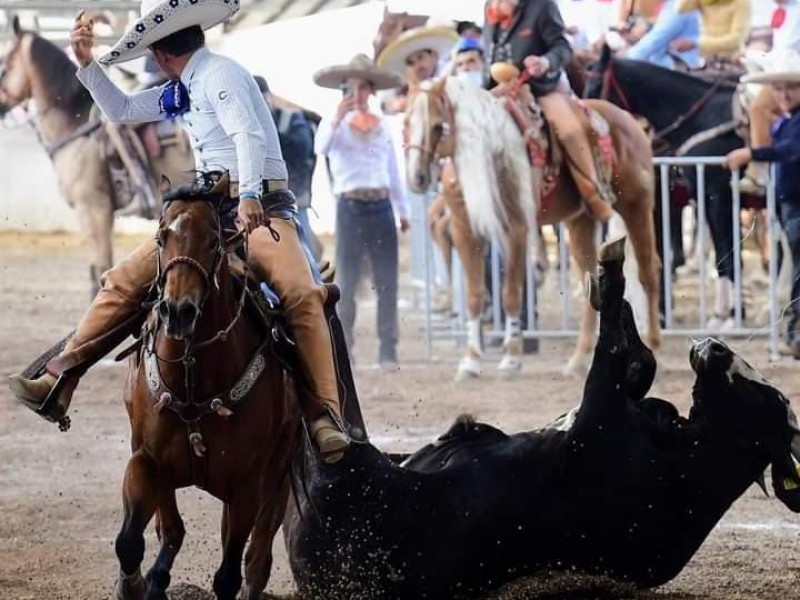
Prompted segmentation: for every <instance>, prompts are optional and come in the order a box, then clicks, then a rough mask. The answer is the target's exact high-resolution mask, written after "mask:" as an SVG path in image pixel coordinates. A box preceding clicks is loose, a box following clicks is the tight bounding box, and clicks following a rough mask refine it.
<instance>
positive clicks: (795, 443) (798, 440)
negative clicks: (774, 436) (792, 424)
mask: <svg viewBox="0 0 800 600" xmlns="http://www.w3.org/2000/svg"><path fill="white" fill-rule="evenodd" d="M791 450H792V455H794V458H795V460H797V462H799V463H800V432H798V433H795V434H794V437H793V438H792V446H791Z"/></svg>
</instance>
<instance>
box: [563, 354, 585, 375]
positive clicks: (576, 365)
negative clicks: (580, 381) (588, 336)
mask: <svg viewBox="0 0 800 600" xmlns="http://www.w3.org/2000/svg"><path fill="white" fill-rule="evenodd" d="M588 372H589V357H588V356H586V355H584V354H573V355H572V356H571V357H570V359H569V362H567V366H565V367H564V370H563V373H564V375H575V376H578V377H582V376H584V375H586V374H587V373H588Z"/></svg>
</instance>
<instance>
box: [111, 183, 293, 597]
mask: <svg viewBox="0 0 800 600" xmlns="http://www.w3.org/2000/svg"><path fill="white" fill-rule="evenodd" d="M227 185H228V179H227V176H224V177H222V180H221V181H219V182H218V183H217V184H216V185H214V186H213V187H212V184H211V183H207V185H205V186H203V187H184V188H179V189H178V190H176V191H174V192H170V194H169V195H168V196H167V197H166V198H165V201H164V203H165V208H164V213H163V216H162V219H161V223H160V225H159V229H158V233H157V235H156V239H157V242H158V246H159V249H158V255H157V260H158V276H157V279H156V282H155V286H156V288H157V292H158V294H157V296H158V297H157V298H156V299H155V304H154V309H153V312H152V314H151V315H150V318H149V320H148V322H147V323H146V325H145V327H144V330H143V334H142V341H143V343H142V347H141V350H140V351H139V352H138V353H137V355H135V356H133V357H132V358H131V369H130V372H129V376H128V385H127V391H126V407H127V410H128V414H129V417H130V422H131V434H132V435H131V446H132V451H133V456H132V457H131V459H130V461H129V462H128V466H127V469H126V472H125V477H124V483H123V504H124V513H125V517H124V521H123V525H122V529H121V531H120V533H119V535H118V536H117V540H116V550H117V556H118V557H119V561H120V579H119V581H118V583H117V591H116V594H117V598H119V599H122V600H127V599H136V600H138V599H140V598H142V596H143V594H144V593H145V588H147V591H146V594H147V598H166V596H165V595H164V593H165V589H166V587H167V586H168V585H169V580H170V574H169V572H170V569H171V568H172V564H173V561H174V560H175V556H176V555H177V553H178V551H179V550H180V547H181V542H182V541H183V536H184V526H183V522H182V520H181V517H180V514H179V513H178V508H177V505H176V503H175V490H176V489H178V488H182V487H187V486H191V485H195V486H198V487H200V488H202V489H204V490H206V491H207V492H209V493H210V494H211V495H213V496H214V497H216V498H218V499H220V500H222V501H223V502H224V504H225V507H224V511H223V515H222V547H223V557H222V564H221V566H220V568H219V570H218V571H217V573H216V575H215V577H214V584H213V587H214V592H215V593H216V596H217V598H220V599H225V600H233V599H234V598H237V597H238V594H239V589H240V587H241V584H242V576H241V562H242V554H243V552H244V548H245V544H246V542H247V538H248V536H252V538H251V542H250V547H249V549H248V553H247V556H246V558H245V562H246V578H245V579H246V594H245V596H243V597H245V598H248V599H250V600H255V599H256V598H260V597H261V592H262V590H263V589H264V587H265V586H266V583H267V580H268V578H269V574H270V569H271V566H272V541H273V538H274V536H275V533H276V531H277V530H278V527H279V526H280V523H281V519H282V518H283V513H284V509H285V506H286V502H287V498H288V495H289V478H288V474H289V465H290V461H291V455H292V453H293V451H294V449H295V448H296V447H297V443H296V442H297V440H298V439H299V438H298V437H297V436H298V435H299V433H300V415H299V411H297V410H295V409H294V406H295V404H294V402H293V396H292V395H291V393H290V388H289V386H288V380H286V379H285V376H284V373H283V370H282V368H281V365H280V364H279V363H278V361H277V360H275V359H274V357H273V352H274V351H275V350H274V349H273V348H272V344H273V342H272V340H273V335H272V334H273V333H274V332H275V331H277V329H273V328H270V327H267V326H266V322H265V321H264V320H263V319H261V320H259V319H256V318H251V316H252V315H251V313H250V311H249V310H248V306H247V304H246V303H245V295H244V294H245V292H244V290H241V291H237V289H236V287H235V286H234V282H233V280H232V278H231V275H230V271H229V266H228V259H227V253H228V250H229V246H230V244H231V242H230V241H229V240H226V239H225V238H224V237H223V228H222V225H221V220H222V219H221V216H220V205H221V202H222V201H223V200H224V199H225V197H226V196H227ZM234 237H238V236H234ZM154 260H155V258H154ZM270 329H271V331H269V330H270ZM276 339H277V337H276ZM156 513H157V515H158V531H159V535H160V541H161V549H160V552H159V554H158V557H157V559H156V562H155V564H154V565H153V567H152V569H151V570H150V571H149V573H148V574H147V577H146V578H143V577H142V575H141V570H140V565H141V562H142V559H143V551H144V537H143V535H142V534H143V532H144V530H145V528H146V527H147V525H148V523H149V521H150V520H151V518H152V517H153V515H154V514H156Z"/></svg>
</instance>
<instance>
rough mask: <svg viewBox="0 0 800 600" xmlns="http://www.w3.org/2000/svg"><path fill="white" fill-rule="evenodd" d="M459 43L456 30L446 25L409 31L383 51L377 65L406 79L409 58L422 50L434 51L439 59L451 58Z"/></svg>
mask: <svg viewBox="0 0 800 600" xmlns="http://www.w3.org/2000/svg"><path fill="white" fill-rule="evenodd" d="M457 41H458V34H457V33H456V30H455V29H454V28H453V27H448V26H446V25H433V26H426V27H416V28H414V29H409V30H408V31H404V32H403V33H401V34H400V35H399V36H397V38H396V39H395V40H393V41H392V42H390V43H389V45H387V46H386V48H384V49H383V52H381V53H380V56H378V60H377V64H378V66H379V67H381V68H384V69H388V70H390V71H392V72H394V73H397V74H398V75H400V76H401V77H404V76H405V73H406V67H407V63H406V61H407V60H408V57H409V56H411V55H412V54H414V53H415V52H419V51H420V50H432V51H434V52H436V54H438V55H439V58H445V57H447V56H449V54H450V51H451V50H452V49H453V46H455V44H456V42H457Z"/></svg>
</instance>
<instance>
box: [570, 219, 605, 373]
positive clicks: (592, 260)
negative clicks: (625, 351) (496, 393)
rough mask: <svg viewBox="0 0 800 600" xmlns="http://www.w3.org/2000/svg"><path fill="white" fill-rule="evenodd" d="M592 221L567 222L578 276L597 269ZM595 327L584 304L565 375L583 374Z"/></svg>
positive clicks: (587, 307) (595, 322)
mask: <svg viewBox="0 0 800 600" xmlns="http://www.w3.org/2000/svg"><path fill="white" fill-rule="evenodd" d="M595 227H596V225H595V221H594V220H593V219H592V218H590V217H588V216H586V215H583V214H581V215H578V216H577V217H575V218H574V219H572V220H570V221H568V222H567V228H568V231H569V248H570V253H571V254H572V257H573V258H574V259H575V262H576V263H577V264H578V269H579V271H580V273H594V271H595V269H596V265H597V242H596V240H595ZM596 324H597V313H595V311H594V310H592V307H591V306H590V305H589V303H588V302H584V305H583V308H582V310H581V323H580V330H579V332H578V341H577V342H576V345H575V350H574V351H573V353H572V356H571V357H570V359H569V362H568V363H567V366H566V367H565V368H564V372H565V373H568V374H582V373H585V372H586V370H587V368H588V364H589V356H590V354H591V352H592V346H593V342H594V330H595V326H596Z"/></svg>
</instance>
